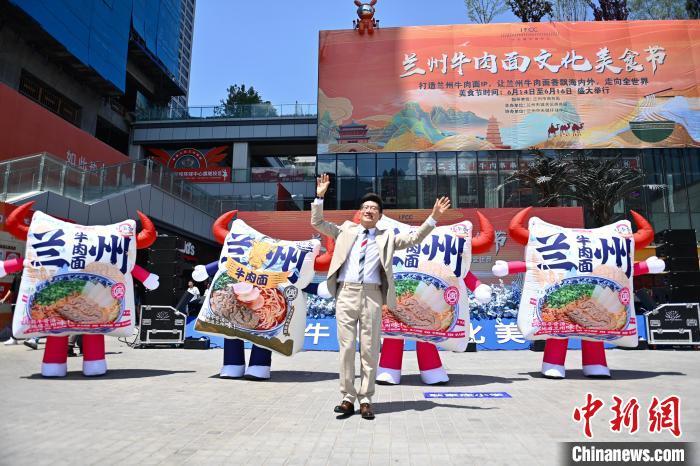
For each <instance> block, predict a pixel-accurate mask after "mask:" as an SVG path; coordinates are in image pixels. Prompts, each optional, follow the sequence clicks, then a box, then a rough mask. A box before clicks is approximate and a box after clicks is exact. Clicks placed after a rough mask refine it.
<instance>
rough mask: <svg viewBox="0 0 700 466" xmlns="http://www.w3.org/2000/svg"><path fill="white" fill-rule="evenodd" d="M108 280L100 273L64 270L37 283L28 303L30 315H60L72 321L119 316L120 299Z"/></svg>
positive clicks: (92, 321) (106, 320)
mask: <svg viewBox="0 0 700 466" xmlns="http://www.w3.org/2000/svg"><path fill="white" fill-rule="evenodd" d="M110 285H111V283H109V282H106V281H105V279H102V278H100V277H97V276H94V275H91V274H84V273H75V274H65V275H59V276H57V277H55V278H54V279H53V280H51V281H50V282H48V283H46V285H44V286H42V287H40V288H39V289H38V290H37V292H36V293H35V294H34V295H33V296H32V298H31V300H30V303H29V313H30V316H31V318H32V319H35V320H41V319H61V320H67V321H72V322H75V323H86V324H98V323H111V322H114V321H115V320H116V319H117V318H118V317H119V312H120V309H121V303H120V302H119V300H117V299H115V298H114V297H113V296H112V293H111V286H110Z"/></svg>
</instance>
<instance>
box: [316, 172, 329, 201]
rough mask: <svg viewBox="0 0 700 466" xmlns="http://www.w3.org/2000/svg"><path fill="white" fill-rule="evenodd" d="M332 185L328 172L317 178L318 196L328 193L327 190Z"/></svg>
mask: <svg viewBox="0 0 700 466" xmlns="http://www.w3.org/2000/svg"><path fill="white" fill-rule="evenodd" d="M330 185H331V179H330V177H329V176H328V173H324V174H323V175H321V176H319V177H318V178H316V196H318V197H323V196H324V195H325V194H326V191H328V187H329V186H330Z"/></svg>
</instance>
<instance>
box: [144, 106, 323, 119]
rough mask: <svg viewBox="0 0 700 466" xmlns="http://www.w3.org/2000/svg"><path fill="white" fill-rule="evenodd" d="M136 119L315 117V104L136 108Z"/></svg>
mask: <svg viewBox="0 0 700 466" xmlns="http://www.w3.org/2000/svg"><path fill="white" fill-rule="evenodd" d="M134 115H135V118H136V121H155V120H197V119H235V118H304V117H308V118H315V117H316V116H317V110H316V104H297V103H295V104H269V103H263V104H247V105H235V106H228V105H209V106H198V107H187V108H138V109H136V112H135V114H134Z"/></svg>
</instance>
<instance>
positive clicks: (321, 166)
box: [316, 154, 335, 175]
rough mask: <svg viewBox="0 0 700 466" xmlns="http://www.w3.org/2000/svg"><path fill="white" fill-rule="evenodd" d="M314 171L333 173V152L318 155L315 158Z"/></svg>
mask: <svg viewBox="0 0 700 466" xmlns="http://www.w3.org/2000/svg"><path fill="white" fill-rule="evenodd" d="M316 173H318V174H319V175H321V174H322V173H328V174H335V154H327V155H319V156H318V157H317V159H316Z"/></svg>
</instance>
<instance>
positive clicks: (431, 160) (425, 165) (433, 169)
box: [418, 152, 437, 175]
mask: <svg viewBox="0 0 700 466" xmlns="http://www.w3.org/2000/svg"><path fill="white" fill-rule="evenodd" d="M436 173H437V164H436V163H435V152H421V153H419V154H418V175H435V174H436Z"/></svg>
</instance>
